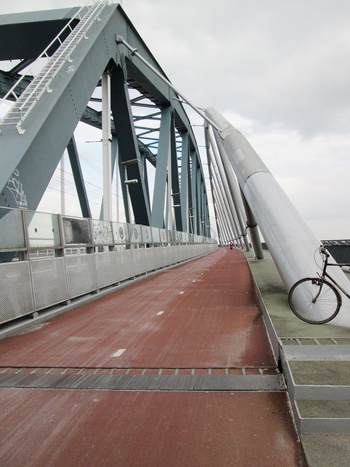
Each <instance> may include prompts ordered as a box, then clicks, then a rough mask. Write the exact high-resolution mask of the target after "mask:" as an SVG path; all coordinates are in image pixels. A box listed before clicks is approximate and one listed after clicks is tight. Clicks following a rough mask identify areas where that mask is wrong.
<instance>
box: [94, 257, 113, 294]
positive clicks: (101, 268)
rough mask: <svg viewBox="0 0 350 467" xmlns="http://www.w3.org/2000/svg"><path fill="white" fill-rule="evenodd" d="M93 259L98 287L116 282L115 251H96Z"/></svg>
mask: <svg viewBox="0 0 350 467" xmlns="http://www.w3.org/2000/svg"><path fill="white" fill-rule="evenodd" d="M95 259H96V271H97V284H98V288H103V287H107V286H108V285H111V284H115V283H116V282H118V278H117V267H116V261H117V257H116V252H115V251H111V252H106V253H97V254H96V255H95Z"/></svg>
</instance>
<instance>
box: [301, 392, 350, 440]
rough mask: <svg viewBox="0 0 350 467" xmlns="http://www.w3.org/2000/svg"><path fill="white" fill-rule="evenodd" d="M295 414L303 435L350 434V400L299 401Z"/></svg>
mask: <svg viewBox="0 0 350 467" xmlns="http://www.w3.org/2000/svg"><path fill="white" fill-rule="evenodd" d="M294 414H295V415H296V417H295V418H296V423H297V425H298V428H299V432H300V433H301V434H311V433H323V434H326V433H329V434H337V433H344V434H350V401H349V400H340V401H336V400H316V401H315V400H298V401H295V408H294Z"/></svg>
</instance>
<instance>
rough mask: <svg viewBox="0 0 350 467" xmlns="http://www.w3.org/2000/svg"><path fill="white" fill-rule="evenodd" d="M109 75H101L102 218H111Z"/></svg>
mask: <svg viewBox="0 0 350 467" xmlns="http://www.w3.org/2000/svg"><path fill="white" fill-rule="evenodd" d="M111 142H112V133H111V75H110V74H109V72H108V71H105V72H104V73H103V75H102V157H103V166H102V167H103V220H105V221H111V220H112V184H111V183H112V157H111V156H112V151H111Z"/></svg>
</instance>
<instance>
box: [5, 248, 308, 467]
mask: <svg viewBox="0 0 350 467" xmlns="http://www.w3.org/2000/svg"><path fill="white" fill-rule="evenodd" d="M0 367H1V368H0V387H1V389H0V410H1V412H0V413H1V415H0V420H1V427H2V428H1V432H2V434H1V439H2V441H1V445H0V460H1V464H2V465H18V466H20V465H23V466H24V465H25V466H29V465H33V466H34V465H46V466H56V465H74V466H83V465H84V466H86V465H101V466H102V465H103V466H116V465H118V466H124V465H125V466H132V465H135V466H136V465H137V466H164V465H167V466H199V465H200V466H218V465H220V466H221V465H222V466H228V465H239V466H245V465H247V466H248V465H268V466H293V465H295V466H297V465H298V466H299V465H303V457H302V453H301V448H300V444H299V442H298V440H297V436H296V433H295V429H294V426H293V423H292V418H291V415H290V411H289V406H288V400H287V393H286V391H285V388H284V387H283V382H282V380H281V379H280V377H279V374H278V369H277V367H276V362H275V360H274V356H273V353H272V350H271V348H270V346H269V342H268V338H267V335H266V331H265V328H264V323H263V319H262V314H261V311H260V309H259V307H258V305H257V302H256V300H255V295H254V293H253V285H252V280H251V276H250V272H249V268H248V265H247V261H246V259H245V257H244V256H243V254H242V253H241V252H240V251H238V250H233V251H230V250H228V249H223V248H222V249H219V250H217V251H216V252H214V253H212V254H210V255H207V256H205V257H202V258H199V259H196V260H194V261H191V262H188V263H186V264H183V265H181V266H177V267H175V268H172V269H168V270H165V271H163V272H160V273H158V274H156V275H152V276H148V277H146V278H145V279H144V280H142V281H139V282H137V283H132V284H130V285H129V286H128V287H125V288H121V289H119V290H116V291H114V292H113V293H111V294H109V295H106V296H104V297H102V298H99V299H97V300H96V301H94V302H90V303H89V304H86V305H84V306H82V307H79V308H77V309H76V310H74V311H72V312H69V313H66V314H64V315H60V316H58V317H56V318H53V319H51V320H49V321H46V322H44V323H41V324H37V325H35V324H34V325H33V326H32V327H31V328H29V329H28V330H25V331H22V332H20V333H18V334H16V335H13V336H10V337H7V338H6V339H3V340H2V341H0Z"/></svg>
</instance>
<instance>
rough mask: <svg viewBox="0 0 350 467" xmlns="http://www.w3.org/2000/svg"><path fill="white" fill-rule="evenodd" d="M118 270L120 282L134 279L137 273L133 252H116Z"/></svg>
mask: <svg viewBox="0 0 350 467" xmlns="http://www.w3.org/2000/svg"><path fill="white" fill-rule="evenodd" d="M116 268H117V278H118V282H119V281H124V280H126V279H129V278H131V277H134V275H135V273H134V264H133V260H132V256H131V250H124V251H116Z"/></svg>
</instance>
